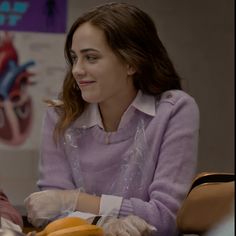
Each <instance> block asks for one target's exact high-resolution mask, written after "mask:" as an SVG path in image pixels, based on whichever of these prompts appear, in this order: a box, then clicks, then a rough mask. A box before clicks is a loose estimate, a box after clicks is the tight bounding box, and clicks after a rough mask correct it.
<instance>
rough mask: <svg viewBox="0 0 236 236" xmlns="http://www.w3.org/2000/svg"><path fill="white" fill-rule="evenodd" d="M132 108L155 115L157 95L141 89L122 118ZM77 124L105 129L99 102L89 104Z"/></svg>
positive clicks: (82, 126)
mask: <svg viewBox="0 0 236 236" xmlns="http://www.w3.org/2000/svg"><path fill="white" fill-rule="evenodd" d="M132 108H135V109H137V110H139V111H141V112H143V113H145V114H147V115H150V116H155V114H156V100H155V97H154V96H151V95H147V94H144V93H142V91H141V90H139V91H138V93H137V96H136V97H135V99H134V100H133V102H132V103H131V104H130V106H129V108H128V109H127V110H126V112H125V114H124V115H123V117H122V120H124V119H125V117H127V116H129V113H132V111H131V110H133V109H132ZM125 120H126V119H125ZM75 125H76V126H77V127H78V128H90V127H92V126H95V125H98V126H99V127H101V128H103V129H104V126H103V123H102V118H101V115H100V111H99V107H98V104H97V103H90V104H88V106H87V107H86V109H85V111H84V112H83V113H82V115H81V116H80V117H79V118H78V119H77V120H76V122H75Z"/></svg>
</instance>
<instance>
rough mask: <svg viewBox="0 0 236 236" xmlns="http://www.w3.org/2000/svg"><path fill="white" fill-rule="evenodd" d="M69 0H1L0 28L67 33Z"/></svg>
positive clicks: (4, 29)
mask: <svg viewBox="0 0 236 236" xmlns="http://www.w3.org/2000/svg"><path fill="white" fill-rule="evenodd" d="M66 20H67V0H0V30H3V31H27V32H48V33H65V31H66Z"/></svg>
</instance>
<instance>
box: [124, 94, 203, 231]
mask: <svg viewBox="0 0 236 236" xmlns="http://www.w3.org/2000/svg"><path fill="white" fill-rule="evenodd" d="M161 106H162V104H159V108H158V109H159V111H161ZM165 106H166V104H165ZM167 106H168V107H169V109H170V112H169V117H168V120H167V121H166V128H165V132H164V135H163V140H162V144H161V147H160V151H159V154H158V157H157V158H158V164H157V166H156V170H155V175H154V177H153V181H152V183H151V185H150V186H149V190H148V194H149V201H146V202H145V201H143V200H141V199H138V198H131V199H123V202H122V205H121V209H120V216H127V215H130V214H135V215H138V216H139V217H141V218H143V219H144V220H146V221H147V222H148V223H150V224H152V225H154V226H155V227H156V228H157V230H158V235H160V236H165V235H169V236H172V235H178V230H177V227H176V213H177V211H178V209H179V208H180V206H181V203H182V201H183V199H184V197H185V196H186V194H187V191H188V189H189V187H190V185H191V182H192V179H193V177H194V175H195V174H196V166H197V148H198V133H199V110H198V106H197V104H196V103H195V101H194V99H193V98H191V97H190V96H183V97H180V98H179V99H177V100H176V101H174V102H171V100H170V102H169V104H168V105H167Z"/></svg>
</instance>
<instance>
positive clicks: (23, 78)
mask: <svg viewBox="0 0 236 236" xmlns="http://www.w3.org/2000/svg"><path fill="white" fill-rule="evenodd" d="M66 22H67V1H66V0H39V1H32V0H4V1H0V150H5V149H7V150H8V149H11V150H12V149H17V150H18V149H37V148H38V147H39V143H40V131H41V125H42V119H43V114H44V111H45V109H46V107H47V106H46V104H45V103H44V102H43V100H44V99H51V98H55V97H57V95H58V92H59V91H60V89H61V86H62V82H63V79H64V75H65V72H66V63H65V60H64V41H65V32H66Z"/></svg>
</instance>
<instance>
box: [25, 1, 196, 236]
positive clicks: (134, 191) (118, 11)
mask: <svg viewBox="0 0 236 236" xmlns="http://www.w3.org/2000/svg"><path fill="white" fill-rule="evenodd" d="M65 56H66V59H67V61H68V73H67V76H66V78H65V80H64V84H63V88H62V92H61V93H60V95H59V101H52V104H51V105H52V106H50V107H49V108H48V110H47V112H46V115H45V119H44V122H43V132H42V135H43V136H42V149H41V161H40V178H39V181H38V187H39V188H40V190H41V191H39V192H36V193H33V194H31V195H30V196H29V197H28V198H27V199H26V201H25V203H26V208H27V210H28V217H29V220H31V222H32V223H33V224H35V225H40V224H43V223H45V221H46V220H51V219H54V218H55V217H57V216H59V215H61V214H64V213H65V212H70V211H79V212H88V213H93V214H95V215H113V216H116V217H119V218H121V219H123V218H122V217H126V216H129V215H135V216H138V217H139V218H142V219H143V220H145V222H148V223H149V224H151V225H153V226H155V227H156V229H157V232H158V235H163V236H164V235H168V236H172V235H176V234H177V228H176V223H175V217H176V212H177V210H178V209H179V207H180V205H181V202H182V200H183V198H184V197H185V195H186V193H187V191H188V188H189V186H190V184H191V181H192V178H193V176H194V175H195V171H196V163H197V144H198V131H199V110H198V106H197V104H196V102H195V101H194V99H193V98H192V97H191V96H190V95H188V94H187V93H185V92H183V91H182V90H181V84H180V78H179V76H178V74H177V73H176V71H175V69H174V67H173V64H172V62H171V60H170V59H169V56H168V54H167V51H166V49H165V48H164V46H163V44H162V42H161V41H160V39H159V37H158V34H157V31H156V28H155V25H154V23H153V21H152V20H151V18H150V17H149V16H148V15H147V14H146V13H145V12H143V11H142V10H140V9H138V8H137V7H135V6H133V5H130V4H126V3H108V4H105V5H102V6H98V7H96V8H95V9H92V10H91V11H89V12H87V13H85V14H84V15H82V16H80V17H79V18H78V19H77V20H76V21H75V22H74V24H73V25H72V27H71V29H70V31H69V33H68V35H67V39H66V44H65ZM45 205H47V207H45ZM114 235H116V234H114ZM117 235H118V234H117ZM130 235H131V234H130Z"/></svg>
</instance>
